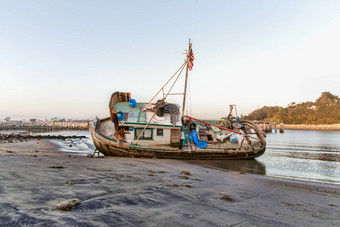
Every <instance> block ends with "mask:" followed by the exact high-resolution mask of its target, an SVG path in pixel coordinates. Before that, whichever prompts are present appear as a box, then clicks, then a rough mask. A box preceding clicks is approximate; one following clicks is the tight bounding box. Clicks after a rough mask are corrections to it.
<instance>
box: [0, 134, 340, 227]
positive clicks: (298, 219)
mask: <svg viewBox="0 0 340 227" xmlns="http://www.w3.org/2000/svg"><path fill="white" fill-rule="evenodd" d="M0 166H1V168H0V182H1V184H0V226H250V225H253V226H339V225H340V218H339V217H340V187H339V186H338V185H333V184H326V183H317V182H304V181H297V180H289V179H282V178H274V177H269V176H264V175H255V174H244V173H242V172H241V173H240V172H237V171H231V170H230V171H226V170H219V169H214V168H208V167H204V166H202V165H198V164H194V163H188V162H183V161H178V160H159V159H130V158H114V157H105V158H87V157H86V156H75V155H67V154H63V153H62V152H60V151H57V147H56V146H55V145H54V144H52V143H50V142H49V141H46V140H30V141H23V142H17V143H4V142H2V143H0ZM73 198H77V199H79V200H80V204H79V205H78V206H76V207H74V208H73V209H71V210H70V211H59V210H57V209H56V208H55V206H56V204H58V203H59V202H62V201H65V200H69V199H73Z"/></svg>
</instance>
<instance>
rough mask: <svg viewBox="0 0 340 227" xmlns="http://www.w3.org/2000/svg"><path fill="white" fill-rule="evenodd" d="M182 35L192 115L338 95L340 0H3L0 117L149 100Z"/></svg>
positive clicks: (89, 112)
mask: <svg viewBox="0 0 340 227" xmlns="http://www.w3.org/2000/svg"><path fill="white" fill-rule="evenodd" d="M189 38H191V40H192V43H193V50H194V54H195V58H196V59H195V61H194V64H195V65H194V69H193V70H192V71H191V72H190V76H189V78H190V95H191V98H190V99H191V102H190V104H188V107H190V110H191V114H192V116H194V117H201V118H205V119H214V118H219V117H222V116H224V115H225V114H226V113H227V111H228V105H229V104H237V106H238V112H239V113H240V114H241V113H242V114H248V113H249V112H251V111H252V110H255V109H256V108H260V107H262V106H264V105H271V106H272V105H279V106H284V107H285V106H287V104H289V103H291V102H293V101H294V102H297V103H299V102H304V101H314V100H315V99H316V98H318V97H319V96H320V94H321V92H323V91H330V92H331V93H333V94H335V95H339V94H340V1H338V0H334V1H330V0H319V1H313V0H305V1H303V0H301V1H298V0H291V1H289V0H285V1H280V0H277V1H271V0H262V1H261V0H252V1H245V0H238V1H236V0H234V1H226V0H224V1H214V0H212V1H201V0H193V1H190V0H187V1H181V0H178V1H177V0H174V1H151V0H150V1H142V0H136V1H132V0H131V1H129V0H126V1H113V0H112V1H109V0H107V1H101V0H96V1H85V0H79V1H78V0H49V1H46V0H34V1H33V0H32V1H26V0H21V1H18V0H0V118H1V117H4V116H17V115H19V116H39V117H53V116H57V117H65V118H94V117H95V116H96V115H97V116H99V117H105V116H108V115H109V112H108V102H109V98H110V95H111V94H112V93H113V92H114V91H129V92H131V93H132V97H133V98H135V99H136V100H137V101H148V100H149V99H150V98H151V97H152V96H153V95H154V94H155V93H156V92H157V91H158V89H159V88H160V87H161V86H162V85H163V83H165V82H166V81H167V79H168V78H169V77H170V76H172V74H173V73H174V72H175V71H176V70H177V69H178V68H179V66H180V65H182V63H183V62H184V55H183V53H184V50H185V49H187V45H188V39H189ZM181 79H183V77H182V78H181ZM182 89H183V83H180V84H179V87H177V88H176V90H175V91H181V90H182ZM170 101H177V100H176V99H175V98H172V99H170ZM179 104H181V102H179Z"/></svg>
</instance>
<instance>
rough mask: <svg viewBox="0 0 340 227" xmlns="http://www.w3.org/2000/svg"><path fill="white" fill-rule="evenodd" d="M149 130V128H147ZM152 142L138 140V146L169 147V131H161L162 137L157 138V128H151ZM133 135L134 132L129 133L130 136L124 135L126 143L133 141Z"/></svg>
mask: <svg viewBox="0 0 340 227" xmlns="http://www.w3.org/2000/svg"><path fill="white" fill-rule="evenodd" d="M148 128H151V127H148ZM152 129H153V130H152V138H153V139H152V140H143V139H139V140H138V144H139V145H145V146H146V145H163V144H165V145H170V136H171V129H170V128H169V129H163V136H157V128H152ZM134 133H135V130H133V131H130V134H125V138H126V141H127V142H131V141H133V140H134Z"/></svg>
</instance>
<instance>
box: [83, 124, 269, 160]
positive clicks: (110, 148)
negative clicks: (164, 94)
mask: <svg viewBox="0 0 340 227" xmlns="http://www.w3.org/2000/svg"><path fill="white" fill-rule="evenodd" d="M89 129H90V133H91V136H92V139H93V143H94V145H95V147H96V149H97V150H98V151H99V152H101V153H102V154H104V155H105V156H116V157H132V158H163V159H196V160H218V159H253V158H256V157H259V156H261V155H262V154H263V153H264V152H265V149H266V147H265V146H263V147H261V148H259V149H256V150H242V149H241V150H238V149H230V150H222V149H219V150H216V149H215V150H213V149H199V150H197V151H183V150H181V149H174V148H170V147H169V148H168V149H167V148H150V147H140V146H130V144H128V143H123V142H119V141H115V140H111V139H108V138H106V137H105V136H104V135H101V134H100V133H98V132H97V131H96V130H95V127H94V125H92V124H90V127H89Z"/></svg>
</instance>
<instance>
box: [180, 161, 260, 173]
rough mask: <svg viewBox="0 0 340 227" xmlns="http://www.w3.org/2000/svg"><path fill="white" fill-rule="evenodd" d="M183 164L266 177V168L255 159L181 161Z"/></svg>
mask: <svg viewBox="0 0 340 227" xmlns="http://www.w3.org/2000/svg"><path fill="white" fill-rule="evenodd" d="M183 162H185V163H188V164H193V165H200V166H204V167H208V168H212V169H219V170H223V171H226V170H234V171H239V172H244V173H254V174H259V175H266V166H265V164H264V163H262V162H260V161H257V160H256V159H249V160H247V159H246V160H183Z"/></svg>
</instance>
